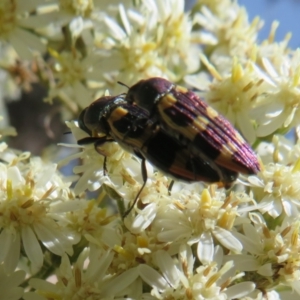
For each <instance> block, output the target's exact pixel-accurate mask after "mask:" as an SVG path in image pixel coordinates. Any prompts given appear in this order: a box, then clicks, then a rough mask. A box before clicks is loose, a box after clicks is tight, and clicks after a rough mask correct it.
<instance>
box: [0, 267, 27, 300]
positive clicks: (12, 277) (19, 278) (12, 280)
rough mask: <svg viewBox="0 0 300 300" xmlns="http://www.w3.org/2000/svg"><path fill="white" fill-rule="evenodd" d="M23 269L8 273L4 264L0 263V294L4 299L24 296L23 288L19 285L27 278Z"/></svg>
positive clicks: (12, 299)
mask: <svg viewBox="0 0 300 300" xmlns="http://www.w3.org/2000/svg"><path fill="white" fill-rule="evenodd" d="M25 275H26V274H25V272H24V271H23V270H18V271H15V272H14V273H11V274H10V273H6V272H5V268H4V267H3V265H2V264H1V265H0V295H1V298H2V299H9V300H18V299H21V297H22V296H23V293H24V291H23V288H22V287H19V285H20V284H21V283H22V282H23V281H24V280H25Z"/></svg>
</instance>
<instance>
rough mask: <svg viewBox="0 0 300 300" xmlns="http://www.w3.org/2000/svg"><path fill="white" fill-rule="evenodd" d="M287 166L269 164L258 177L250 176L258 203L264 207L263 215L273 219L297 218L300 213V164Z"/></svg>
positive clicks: (297, 162)
mask: <svg viewBox="0 0 300 300" xmlns="http://www.w3.org/2000/svg"><path fill="white" fill-rule="evenodd" d="M299 161H300V160H299V158H298V160H297V161H296V162H295V164H293V165H291V166H285V165H282V164H279V163H269V164H267V165H265V166H264V168H263V169H262V170H261V172H260V173H259V175H258V176H250V177H249V178H248V181H249V182H250V184H251V186H252V191H253V192H254V196H255V199H256V201H258V202H260V204H262V205H263V207H262V208H261V209H260V211H261V212H262V213H267V214H269V215H270V216H272V217H273V218H277V217H279V216H284V215H287V216H290V217H291V216H293V217H297V216H298V215H299V212H300V187H299V186H298V184H299V182H300V167H299V166H300V163H299Z"/></svg>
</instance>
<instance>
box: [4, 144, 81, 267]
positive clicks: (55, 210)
mask: <svg viewBox="0 0 300 300" xmlns="http://www.w3.org/2000/svg"><path fill="white" fill-rule="evenodd" d="M0 157H1V163H0V178H1V180H0V182H1V189H0V193H1V196H0V228H1V233H0V244H1V245H2V246H1V248H0V262H2V263H3V265H4V268H5V270H6V271H7V272H13V271H14V270H15V268H16V266H17V264H18V262H19V259H20V257H21V256H20V255H21V254H20V252H21V249H22V257H26V258H27V259H28V260H29V262H30V267H31V270H32V271H37V270H39V269H40V268H41V267H42V265H43V260H44V254H43V251H44V250H43V247H45V249H47V250H49V251H50V252H51V253H53V254H55V255H60V256H61V255H63V254H64V253H68V254H69V255H71V254H72V253H73V249H72V245H73V244H75V243H77V242H78V241H79V235H78V234H77V233H76V232H74V231H72V230H70V229H67V228H65V227H63V226H60V225H59V222H58V221H57V220H58V219H59V218H63V214H64V213H65V211H72V210H76V209H77V205H76V204H77V201H76V200H75V199H74V196H73V195H72V192H71V191H70V189H69V185H70V183H67V182H63V180H62V177H61V176H60V175H59V174H58V172H57V171H56V165H55V164H51V163H44V162H42V160H41V159H40V158H38V157H31V156H30V154H29V153H26V152H24V153H20V154H18V153H15V152H13V151H10V150H8V149H6V145H5V144H4V143H2V144H1V153H0ZM66 201H69V203H68V205H67V207H66V204H65V202H66ZM72 201H73V202H72ZM67 209H68V210H67ZM42 245H43V247H42Z"/></svg>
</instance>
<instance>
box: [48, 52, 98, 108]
mask: <svg viewBox="0 0 300 300" xmlns="http://www.w3.org/2000/svg"><path fill="white" fill-rule="evenodd" d="M50 53H51V55H52V57H53V58H54V61H53V64H52V65H51V68H52V71H53V76H54V78H53V79H54V80H53V81H52V82H51V88H50V90H49V94H48V96H47V101H50V102H52V100H53V99H54V98H55V97H59V99H60V100H61V101H62V102H63V103H64V105H65V106H66V107H67V108H68V109H69V110H70V111H72V112H73V113H76V112H77V111H78V110H79V109H83V108H85V107H86V106H88V105H89V104H91V102H92V101H93V93H92V90H91V89H90V87H89V82H90V81H100V80H101V78H102V77H103V75H102V72H101V71H99V70H98V69H97V72H96V70H95V69H94V65H95V63H96V62H97V60H99V56H97V55H95V54H90V55H87V56H83V55H82V53H80V52H77V51H73V52H67V51H65V52H61V53H58V52H57V51H55V50H53V49H52V50H50Z"/></svg>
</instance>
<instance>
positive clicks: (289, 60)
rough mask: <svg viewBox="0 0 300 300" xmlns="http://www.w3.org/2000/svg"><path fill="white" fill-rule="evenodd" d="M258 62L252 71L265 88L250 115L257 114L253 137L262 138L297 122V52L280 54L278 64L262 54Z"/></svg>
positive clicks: (299, 71)
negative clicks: (262, 81)
mask: <svg viewBox="0 0 300 300" xmlns="http://www.w3.org/2000/svg"><path fill="white" fill-rule="evenodd" d="M261 63H262V66H261V68H258V67H256V68H255V69H254V70H255V71H256V72H257V74H258V76H260V77H262V78H263V79H264V81H265V82H266V83H268V85H269V88H268V90H267V91H266V94H265V95H264V97H262V98H261V99H260V100H261V102H260V103H259V105H258V106H257V107H256V109H255V110H254V111H253V114H256V113H258V114H259V116H260V117H259V118H257V122H258V128H257V136H259V137H264V136H267V135H270V134H272V133H274V132H276V131H278V130H281V131H287V130H288V129H289V128H290V127H291V126H295V125H298V124H299V121H298V120H299V118H300V113H299V109H298V107H299V104H300V103H299V96H300V83H299V78H300V76H299V74H300V51H298V50H297V51H295V52H294V53H293V54H292V55H285V56H281V60H280V64H279V65H276V64H275V63H273V62H272V61H271V60H270V59H268V58H265V57H263V58H261Z"/></svg>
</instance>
